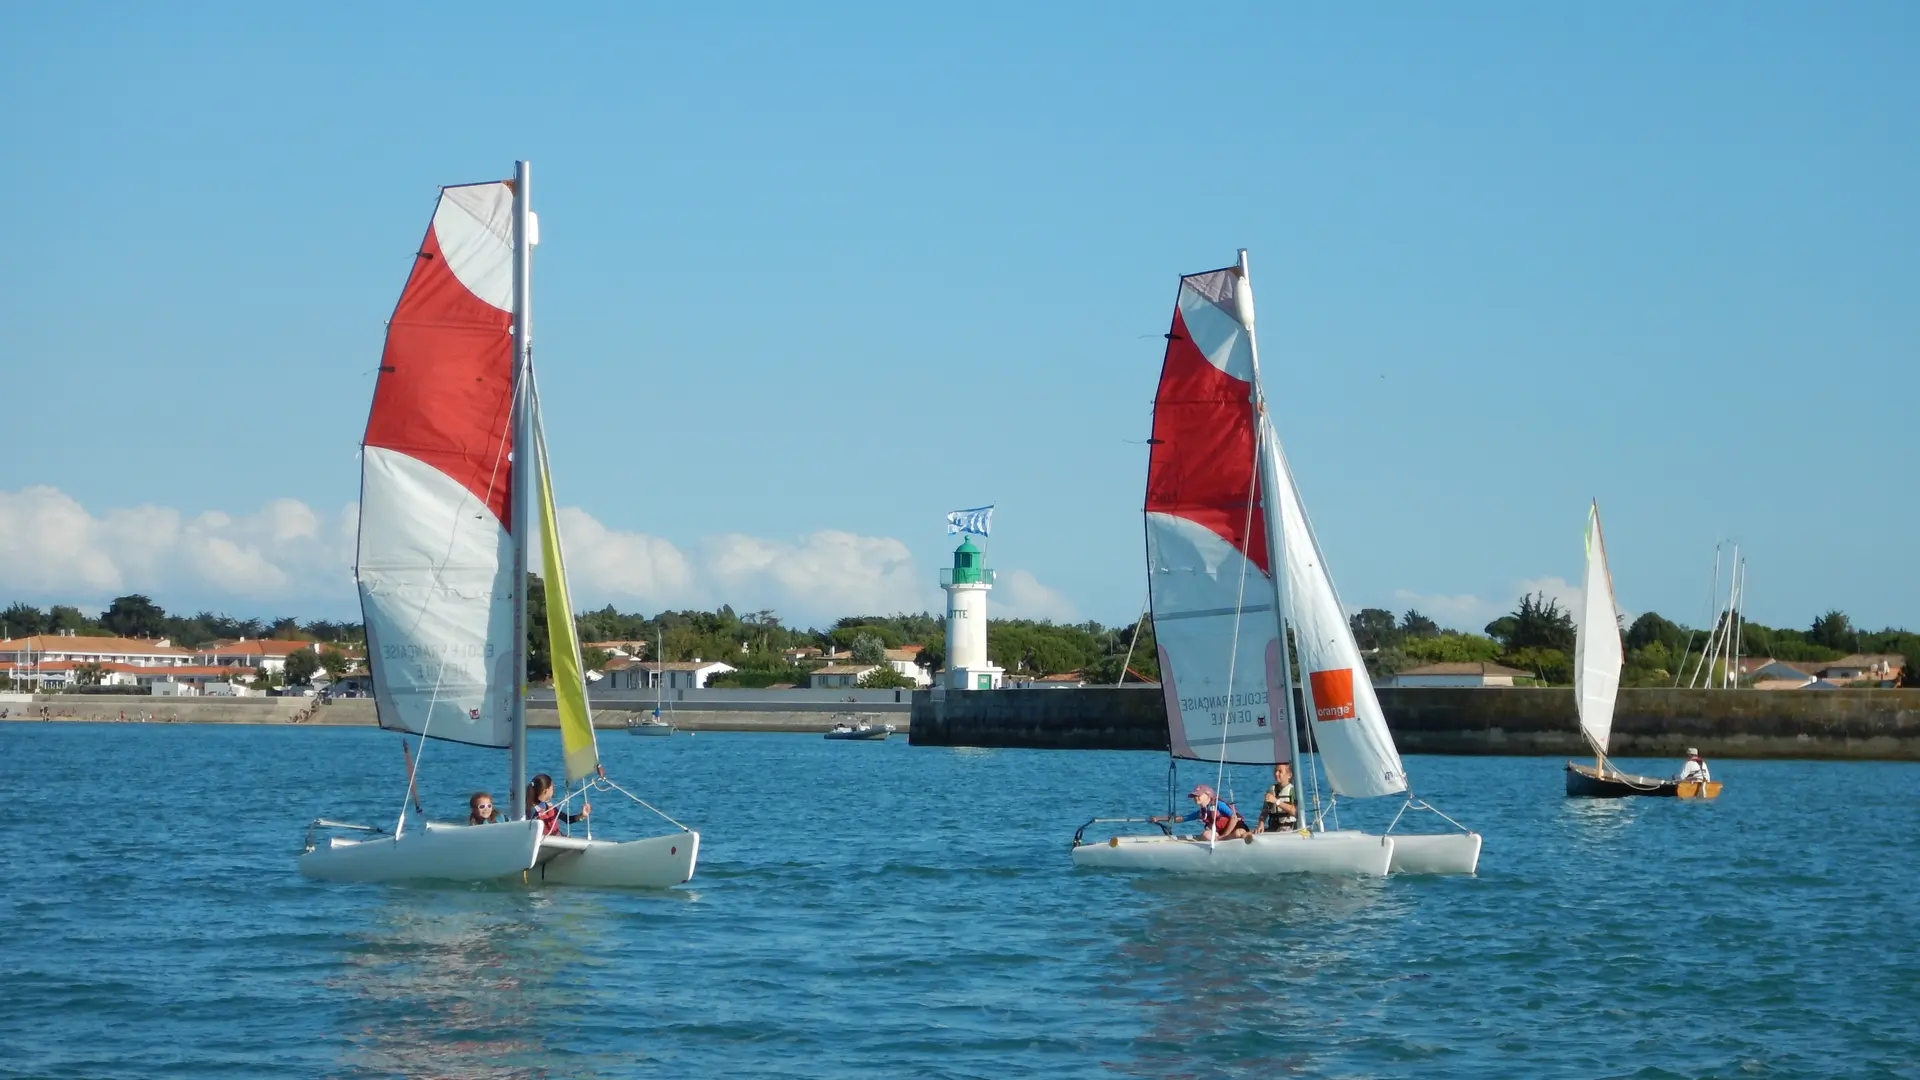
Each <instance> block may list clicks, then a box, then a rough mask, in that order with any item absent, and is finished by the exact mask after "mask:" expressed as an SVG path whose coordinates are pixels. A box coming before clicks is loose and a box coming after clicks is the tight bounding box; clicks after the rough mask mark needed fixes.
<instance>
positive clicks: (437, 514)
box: [299, 161, 700, 887]
mask: <svg viewBox="0 0 1920 1080" xmlns="http://www.w3.org/2000/svg"><path fill="white" fill-rule="evenodd" d="M530 195H531V189H530V183H529V167H528V165H527V163H526V162H524V161H523V162H519V163H517V165H516V166H515V170H514V179H512V180H510V181H504V182H495V183H485V184H468V185H462V186H457V187H447V188H442V189H441V192H440V198H439V200H438V202H437V203H436V204H435V206H434V212H433V218H432V221H431V223H430V224H429V225H428V227H427V235H426V239H425V240H424V241H423V242H422V243H421V245H420V250H419V252H418V254H417V256H416V258H415V260H414V265H413V271H412V273H411V274H410V275H409V277H408V279H407V284H406V288H405V289H404V290H403V291H402V292H401V294H400V302H399V304H398V305H397V306H396V308H395V309H394V313H393V319H392V321H391V322H390V323H389V324H388V328H387V341H386V348H385V352H384V354H383V355H382V357H381V361H380V373H379V377H378V380H377V381H376V382H375V384H374V391H373V408H372V411H371V413H370V415H369V417H368V420H367V432H366V438H365V440H364V442H363V444H362V449H361V478H360V540H359V550H358V557H357V560H356V565H355V570H354V574H355V578H356V579H357V581H358V583H359V590H360V610H361V614H362V616H363V617H364V619H365V621H366V628H367V655H368V658H369V662H370V666H371V668H372V677H373V689H374V704H375V708H376V709H377V711H378V715H379V722H380V726H381V727H383V728H387V729H389V730H393V731H398V732H401V733H402V735H401V737H402V739H403V741H404V740H405V738H406V736H407V735H414V736H417V737H418V738H419V740H420V745H419V749H420V750H421V751H422V752H423V753H424V751H425V748H426V746H427V743H428V741H429V740H446V741H449V742H460V743H468V744H471V745H475V746H486V747H494V748H498V749H504V750H507V751H508V770H507V790H508V791H509V792H510V793H511V795H512V806H511V812H510V813H509V814H508V815H507V819H506V820H504V821H500V822H496V823H493V824H487V825H454V824H446V823H441V822H434V821H427V820H425V819H424V815H420V820H418V821H416V822H415V823H413V824H409V821H408V815H407V808H406V802H405V800H404V798H403V800H402V803H401V807H400V815H399V818H398V820H397V821H396V822H395V824H394V826H393V828H392V829H390V830H389V829H384V828H379V827H375V826H368V825H353V824H348V823H344V822H338V821H333V820H329V819H324V818H323V819H320V820H317V821H315V822H314V823H313V824H312V825H310V826H309V827H308V829H307V843H306V850H305V851H304V853H302V855H301V856H300V864H299V865H300V871H301V873H303V874H306V875H307V876H309V877H315V878H324V879H330V880H339V881H401V880H414V879H441V880H454V881H490V880H498V879H508V880H511V879H515V878H518V879H521V880H528V881H533V880H538V881H544V882H555V883H564V884H577V885H602V886H640V887H664V886H671V885H678V884H681V883H683V882H685V881H687V880H689V879H690V878H692V876H693V867H694V861H695V858H696V856H697V854H698V852H699V848H700V835H699V834H698V833H697V832H694V831H693V830H692V829H689V828H687V827H686V826H684V825H681V824H680V823H679V822H677V821H673V819H672V818H669V817H667V816H666V815H665V814H664V813H662V812H661V811H659V810H656V809H654V808H653V807H651V806H648V805H647V804H646V803H645V802H643V801H641V800H640V799H639V798H638V797H637V796H633V795H632V794H631V793H629V792H627V791H626V790H625V789H624V788H622V787H620V786H619V785H617V784H615V783H614V782H613V781H612V780H611V779H609V778H608V777H607V775H606V771H605V769H604V768H603V767H602V765H601V763H600V755H599V748H598V746H597V744H596V742H595V739H594V732H593V717H592V713H591V711H590V710H589V707H588V703H587V696H586V682H585V679H584V677H583V665H582V663H581V656H580V641H579V634H578V631H577V629H576V628H575V626H574V621H573V605H572V603H571V599H570V597H569V595H568V592H567V578H566V566H565V562H564V560H563V559H562V552H561V546H560V533H559V523H558V521H557V519H556V515H555V512H554V498H553V485H552V477H551V473H550V471H549V469H548V459H547V448H546V437H545V429H544V425H543V424H542V422H541V417H540V398H539V391H538V388H537V386H536V385H535V382H534V375H533V354H532V347H531V342H532V336H533V335H532V304H531V283H532V282H531V279H532V270H533V248H534V246H535V245H536V244H537V243H538V242H539V237H538V228H537V220H536V219H535V218H534V216H533V213H532V211H531V210H530V209H529V198H530ZM536 515H537V517H538V529H539V533H540V538H541V540H540V555H541V562H542V570H543V572H544V575H545V581H546V597H547V604H546V609H547V630H548V637H549V642H550V649H551V654H552V658H553V684H554V695H555V699H556V705H557V707H558V710H559V714H560V739H561V755H562V759H563V762H564V765H565V776H566V783H567V788H568V794H567V797H566V799H564V800H562V802H563V804H565V803H571V802H572V800H573V799H575V798H584V796H585V794H586V793H587V792H588V791H590V790H591V791H617V792H620V793H621V794H625V795H627V796H628V797H629V798H631V799H633V801H634V802H636V803H638V804H639V805H641V806H643V807H646V808H647V809H649V810H653V812H654V813H655V814H658V815H659V816H660V817H661V818H662V819H663V820H665V821H667V822H668V823H669V824H671V825H672V826H673V827H674V830H675V831H673V832H669V833H667V834H665V835H661V836H654V837H649V838H646V839H640V840H631V841H627V842H624V843H616V842H613V841H609V840H605V839H594V838H593V836H592V834H591V831H590V830H588V831H587V835H586V836H584V837H576V836H571V835H564V836H563V835H546V834H545V831H544V828H543V823H542V822H541V821H540V820H538V819H536V818H533V817H530V816H529V814H528V809H529V808H528V807H527V806H526V805H525V801H526V794H527V715H526V694H525V687H526V682H527V651H528V646H527V583H528V576H527V561H528V543H529V537H530V536H531V535H532V533H533V531H534V528H535V520H534V519H535V517H536ZM420 758H421V755H420V754H415V753H413V752H412V750H411V749H409V752H408V754H407V773H408V775H407V791H408V793H411V792H412V791H413V789H414V779H415V776H416V774H417V770H418V768H419V765H420ZM576 784H577V785H579V786H578V788H575V787H574V785H576ZM414 809H415V812H416V814H419V810H420V807H419V804H418V801H417V798H416V801H415V804H414ZM340 833H346V834H349V835H338V834H340Z"/></svg>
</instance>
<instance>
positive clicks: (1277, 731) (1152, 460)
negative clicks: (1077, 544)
mask: <svg viewBox="0 0 1920 1080" xmlns="http://www.w3.org/2000/svg"><path fill="white" fill-rule="evenodd" d="M1240 282H1241V279H1240V277H1239V272H1238V270H1237V269H1236V268H1231V267H1230V268H1226V269H1222V270H1214V271H1208V272H1206V273H1202V274H1193V275H1188V276H1187V277H1183V278H1181V280H1180V290H1179V294H1178V297H1177V299H1176V301H1175V306H1174V313H1173V324H1172V327H1171V329H1170V330H1169V331H1168V334H1167V348H1166V354H1165V357H1164V359H1163V362H1162V365H1161V373H1160V383H1159V386H1158V388H1157V391H1156V393H1155V395H1154V415H1153V440H1152V442H1151V444H1150V445H1151V451H1150V453H1149V456H1148V465H1147V498H1146V508H1145V509H1146V515H1145V517H1146V534H1147V563H1148V568H1149V592H1150V603H1151V606H1152V611H1153V619H1154V634H1155V637H1156V640H1157V641H1158V644H1159V649H1160V671H1161V687H1162V692H1163V693H1164V694H1165V696H1166V702H1167V737H1168V744H1169V747H1170V748H1171V751H1172V753H1173V754H1174V756H1175V757H1183V758H1192V759H1198V760H1202V761H1224V762H1226V763H1229V764H1270V763H1272V762H1275V761H1284V760H1287V759H1288V756H1289V751H1288V745H1287V736H1286V730H1285V717H1286V712H1285V709H1284V704H1283V703H1284V702H1285V697H1284V695H1283V688H1284V687H1285V686H1286V672H1285V670H1284V668H1283V665H1282V664H1281V663H1280V662H1279V653H1280V650H1279V636H1278V623H1277V622H1276V620H1275V619H1274V616H1273V614H1272V611H1273V596H1274V593H1273V579H1272V577H1271V576H1270V573H1269V565H1268V564H1269V561H1270V559H1269V553H1268V548H1267V534H1266V522H1265V517H1264V515H1263V514H1262V512H1261V510H1260V505H1261V504H1260V498H1261V493H1260V485H1259V480H1258V476H1257V471H1256V469H1255V461H1256V457H1255V445H1254V444H1255V428H1254V419H1253V416H1254V414H1253V406H1252V401H1253V355H1252V331H1251V328H1250V327H1249V326H1247V325H1246V324H1245V323H1243V322H1242V321H1241V319H1242V315H1241V312H1242V305H1241V304H1240V303H1239V302H1238V301H1237V299H1236V296H1237V293H1238V289H1239V285H1240Z"/></svg>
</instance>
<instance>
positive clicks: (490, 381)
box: [366, 183, 513, 524]
mask: <svg viewBox="0 0 1920 1080" xmlns="http://www.w3.org/2000/svg"><path fill="white" fill-rule="evenodd" d="M512 205H513V193H512V190H511V188H510V187H509V186H508V185H506V184H499V183H496V184H477V185H471V186H469V187H466V188H448V189H446V191H445V192H443V193H442V196H441V200H440V205H439V207H438V208H436V210H435V212H434V217H433V223H432V224H431V225H429V226H428V228H427V236H426V239H425V240H424V241H422V242H421V245H420V252H419V255H418V257H417V258H416V259H415V260H414V266H413V273H412V275H411V276H410V277H409V278H408V279H407V287H406V289H405V291H404V292H402V293H401V295H400V303H399V305H398V306H397V307H396V308H395V309H394V312H393V320H392V322H391V323H389V325H388V328H387V345H386V350H385V352H384V353H383V354H382V355H381V358H380V377H379V381H378V382H377V383H376V384H375V386H374V392H373V411H372V414H371V415H370V416H369V417H368V419H367V435H366V444H367V445H368V446H377V447H384V448H386V449H389V450H396V451H399V452H400V453H403V454H405V455H407V456H408V457H411V458H415V459H417V460H419V461H421V462H424V463H425V464H428V465H431V466H432V467H433V468H435V469H438V470H439V471H440V472H442V473H445V474H446V475H447V476H448V477H449V478H450V479H452V480H453V481H455V482H456V483H458V484H460V485H461V486H462V487H464V488H466V489H467V490H468V491H471V492H472V493H473V495H474V497H475V498H477V499H479V500H481V501H482V502H483V503H485V504H486V505H487V506H488V507H489V508H491V509H492V510H493V513H494V516H495V517H496V518H497V519H498V520H499V521H500V522H501V523H502V524H506V523H507V520H508V516H509V515H508V503H509V491H510V489H511V485H510V484H509V482H508V477H509V465H508V460H507V455H508V453H509V451H511V449H512V405H513V335H512V323H513V316H512V313H511V311H510V307H511V294H510V291H506V292H505V293H504V294H503V290H502V288H501V285H502V283H503V282H504V283H505V284H506V287H507V290H510V289H511V281H512V264H511V257H512V241H511V236H512V233H511V213H512ZM503 226H504V227H505V229H506V232H505V234H504V235H502V232H501V230H502V227H503ZM483 296H484V297H485V298H483Z"/></svg>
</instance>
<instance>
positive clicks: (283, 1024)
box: [0, 723, 1920, 1078]
mask: <svg viewBox="0 0 1920 1080" xmlns="http://www.w3.org/2000/svg"><path fill="white" fill-rule="evenodd" d="M399 743H400V738H399V736H396V735H394V734H392V733H388V732H381V731H376V730H371V729H343V728H276V727H226V726H204V727H198V726H175V725H158V724H147V725H141V724H113V725H83V724H21V723H7V724H0V784H3V785H4V789H5V791H6V792H7V796H8V798H9V800H10V802H11V804H12V805H11V808H10V809H11V812H10V813H8V814H7V815H6V816H5V818H4V822H3V823H0V867H4V871H5V873H4V879H3V883H0V1074H4V1075H6V1076H33V1077H87V1078H100V1077H172V1076H179V1077H196V1078H201V1077H221V1076H236V1077H242V1076H244V1077H252V1076H263V1077H264V1076H274V1077H305V1076H315V1077H321V1076H343V1077H363V1076H364V1077H387V1076H394V1077H403V1076H404V1077H413V1076H419V1077H426V1076H433V1077H622V1076H640V1075H662V1076H730V1077H733V1076H823V1077H826V1076H834V1077H837V1076H876V1077H878V1076H887V1077H893V1076H901V1077H907V1076H926V1077H960V1076H970V1077H972V1076H977V1077H1022V1076H1036V1077H1037V1076H1044V1077H1076V1076H1140V1077H1173V1076H1180V1077H1214V1076H1287V1075H1297V1076H1329V1077H1372V1076H1419V1077H1455V1076H1458V1077H1478V1076H1517V1077H1559V1076H1572V1077H1603V1076H1621V1077H1669V1076H1672V1077H1704V1076H1726V1077H1753V1076H1758V1077H1804V1076H1861V1077H1872V1076H1914V1075H1920V1065H1916V1064H1915V1062H1916V1058H1917V1057H1920V945H1916V941H1920V869H1917V868H1916V861H1917V860H1916V856H1920V841H1917V840H1916V829H1920V766H1915V765H1906V764H1830V763H1812V762H1785V761H1781V762H1744V761H1716V762H1714V763H1713V765H1714V771H1715V775H1716V777H1717V778H1719V779H1722V780H1724V781H1725V782H1726V790H1725V792H1724V793H1723V794H1722V796H1721V797H1720V799H1719V800H1718V801H1717V802H1713V803H1700V802H1681V801H1678V800H1672V799H1632V800H1622V801H1617V802H1610V801H1597V800H1576V799H1568V798H1566V797H1564V795H1563V793H1562V792H1563V787H1562V783H1563V778H1562V767H1563V764H1564V763H1563V762H1562V761H1560V760H1553V759H1544V758H1491V757H1489V758H1469V757H1421V758H1412V759H1409V761H1408V767H1409V770H1410V772H1411V773H1412V775H1413V777H1414V779H1415V781H1416V784H1417V786H1418V788H1419V790H1420V792H1421V794H1423V795H1424V796H1425V797H1427V798H1428V799H1429V800H1431V801H1432V802H1433V803H1434V804H1436V805H1438V806H1440V807H1441V808H1443V809H1445V810H1446V811H1447V812H1448V813H1450V814H1452V815H1453V816H1455V817H1457V818H1459V819H1460V820H1461V821H1463V822H1466V823H1467V824H1469V825H1471V826H1472V827H1473V828H1475V829H1477V830H1479V831H1480V832H1482V833H1483V834H1484V835H1485V837H1486V847H1485V852H1484V854H1483V856H1482V859H1481V865H1480V874H1479V875H1478V876H1477V877H1471V878H1466V877H1452V878H1437V877H1430V878H1390V879H1385V880H1357V879H1329V878H1315V877H1289V878H1273V879H1265V880H1234V879H1200V878H1175V877H1168V876H1150V875H1130V874H1117V873H1100V872H1091V871H1076V870H1074V869H1073V867H1072V865H1071V861H1070V859H1069V856H1068V843H1069V841H1070V838H1071V837H1072V835H1073V832H1074V830H1075V829H1076V828H1077V827H1078V826H1079V825H1080V824H1081V823H1082V821H1084V820H1085V819H1086V818H1090V817H1093V816H1096V815H1101V816H1107V815H1125V814H1144V813H1151V812H1164V811H1165V809H1166V804H1167V791H1168V786H1169V778H1168V775H1167V762H1166V759H1165V758H1164V757H1161V756H1158V755H1154V754H1141V753H1089V752H1041V751H988V750H952V749H931V748H916V747H910V746H908V745H907V744H906V742H905V740H904V739H902V738H895V739H893V740H890V741H888V742H885V743H858V742H852V743H849V742H828V741H826V740H823V739H821V738H819V737H818V736H799V735H748V734H739V735H728V734H712V733H709V734H701V735H698V736H693V737H689V736H688V735H686V734H684V733H683V734H679V735H675V736H673V737H672V738H664V739H663V738H650V739H639V738H631V737H628V736H626V735H625V734H623V733H620V732H608V733H605V734H603V736H602V738H601V747H602V754H603V756H604V758H605V760H606V763H607V767H608V771H609V773H610V774H611V775H612V776H613V777H614V778H616V779H617V780H619V781H620V782H621V783H622V784H623V786H626V787H628V788H629V789H630V790H632V791H633V792H634V793H636V794H638V795H640V796H642V797H644V798H646V799H647V800H648V801H650V802H652V803H653V804H654V805H656V806H657V807H659V808H660V809H661V810H662V811H664V812H666V813H668V814H671V815H673V816H674V817H676V818H678V819H680V820H682V821H684V822H687V823H688V824H690V825H692V826H694V827H696V828H698V829H699V830H700V832H701V837H702V838H701V850H700V866H699V870H698V873H697V875H696V877H695V878H694V880H693V882H692V883H691V884H689V885H687V886H684V887H682V888H679V889H674V890H667V891H661V892H639V891H634V892H623V891H604V890H590V889H581V888H561V887H550V888H541V887H527V886H519V885H514V886H499V885H493V886H470V885H412V886H394V885H341V884H328V883H321V882H314V881H309V880H306V879H304V878H302V877H300V875H299V874H298V872H297V870H296V867H295V857H296V855H297V854H298V852H299V850H300V841H301V837H302V833H303V831H304V829H305V827H306V825H307V823H308V821H310V820H311V819H313V818H315V817H318V816H327V817H333V818H345V819H348V820H356V821H366V822H372V823H376V824H386V825H390V824H391V823H392V821H393V820H394V819H395V818H396V817H397V816H398V814H399V813H400V809H401V802H402V800H403V798H404V790H403V789H404V787H405V783H404V770H405V763H404V759H403V757H402V754H401V749H400V746H399ZM420 757H421V760H420V784H419V792H420V798H421V800H422V802H423V804H424V805H425V806H426V807H427V810H428V813H429V815H430V816H433V817H436V818H444V819H451V820H459V819H461V818H462V817H464V813H465V806H466V796H467V795H468V794H469V793H471V792H472V791H474V790H476V789H481V788H484V789H486V790H489V791H491V792H492V793H493V795H494V797H495V798H496V799H497V800H499V801H500V802H501V803H503V804H504V803H505V802H506V801H507V800H506V793H505V790H504V787H503V784H502V779H503V777H504V774H505V771H506V762H505V758H504V755H502V754H499V753H497V752H488V751H482V750H476V749H473V748H468V747H458V746H452V745H449V744H444V743H430V744H428V745H427V746H426V748H425V750H424V752H423V753H422V754H421V756H420ZM531 758H532V764H533V766H534V768H535V769H536V770H537V769H542V768H545V769H549V770H552V769H554V768H555V767H556V766H557V765H558V761H559V745H558V740H557V739H556V738H554V737H553V736H552V735H551V733H546V732H542V733H537V734H536V735H535V737H534V740H533V746H532V753H531ZM1623 764H1624V765H1627V766H1630V767H1641V768H1642V771H1646V772H1653V773H1658V772H1663V771H1667V770H1670V769H1671V768H1672V766H1673V765H1674V764H1675V763H1672V762H1646V763H1636V762H1623ZM1215 772H1216V770H1215V769H1214V768H1213V767H1211V766H1197V765H1183V766H1182V767H1181V769H1180V772H1179V775H1178V776H1177V777H1175V778H1173V782H1174V785H1175V786H1176V787H1177V788H1178V789H1179V790H1180V791H1182V792H1183V791H1184V790H1185V789H1186V787H1187V786H1189V785H1191V784H1192V783H1194V782H1197V781H1206V782H1212V781H1213V780H1214V779H1215ZM1260 772H1261V770H1254V769H1239V770H1227V776H1226V777H1225V779H1226V780H1228V781H1229V782H1230V783H1231V784H1232V785H1233V787H1234V794H1235V796H1236V797H1237V798H1238V799H1239V800H1240V804H1241V806H1242V807H1243V808H1251V807H1252V806H1253V805H1255V804H1257V802H1258V798H1259V792H1260V790H1261V785H1262V783H1263V781H1264V778H1263V777H1262V776H1261V775H1260ZM1375 802H1378V803H1380V804H1381V805H1379V806H1375V805H1372V804H1360V803H1354V804H1343V805H1342V807H1341V812H1342V815H1343V818H1344V819H1345V820H1346V823H1347V824H1349V825H1357V824H1372V825H1376V826H1377V825H1383V824H1385V822H1386V820H1387V819H1388V818H1390V816H1391V814H1392V811H1393V809H1395V805H1394V801H1393V800H1375ZM1423 817H1425V818H1426V820H1425V821H1423V822H1421V823H1420V824H1421V825H1422V826H1423V827H1424V826H1427V825H1430V824H1439V823H1437V822H1436V821H1435V819H1433V818H1432V817H1431V816H1430V815H1423ZM590 820H591V821H592V822H593V823H594V826H595V834H596V835H599V836H612V837H631V836H638V835H644V834H649V833H656V832H658V831H661V830H664V829H670V828H672V826H671V825H669V824H667V823H666V822H665V821H663V820H661V819H659V818H657V817H655V816H654V815H653V814H652V813H650V812H649V811H647V810H645V809H644V808H642V807H639V806H637V805H635V804H633V803H630V802H628V801H627V799H626V798H624V797H623V796H620V795H618V794H617V793H602V794H599V795H596V796H595V797H594V800H593V815H592V817H591V819H590Z"/></svg>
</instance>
